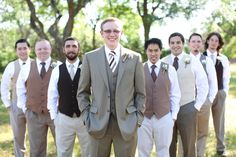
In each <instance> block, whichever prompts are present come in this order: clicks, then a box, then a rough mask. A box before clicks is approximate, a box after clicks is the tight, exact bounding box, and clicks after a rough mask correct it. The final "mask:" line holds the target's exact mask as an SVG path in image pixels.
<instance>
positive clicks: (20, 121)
mask: <svg viewBox="0 0 236 157" xmlns="http://www.w3.org/2000/svg"><path fill="white" fill-rule="evenodd" d="M9 114H10V123H11V127H12V131H13V137H14V156H15V157H24V156H25V152H26V148H25V134H26V118H25V114H24V113H23V111H22V109H20V108H18V107H17V105H16V103H12V105H11V106H10V110H9Z"/></svg>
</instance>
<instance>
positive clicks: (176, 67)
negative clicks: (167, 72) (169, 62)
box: [173, 57, 179, 71]
mask: <svg viewBox="0 0 236 157" xmlns="http://www.w3.org/2000/svg"><path fill="white" fill-rule="evenodd" d="M178 60H179V58H178V57H175V59H174V62H173V66H174V67H175V70H176V71H177V70H178V68H179V63H178Z"/></svg>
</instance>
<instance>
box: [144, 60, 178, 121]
mask: <svg viewBox="0 0 236 157" xmlns="http://www.w3.org/2000/svg"><path fill="white" fill-rule="evenodd" d="M147 64H148V68H149V71H150V73H151V71H152V68H151V66H152V65H153V64H152V63H151V62H150V61H149V60H148V61H147ZM155 65H156V68H155V73H156V75H157V76H158V74H159V71H160V69H161V67H160V66H161V61H160V60H158V61H157V62H156V64H155ZM168 76H169V79H170V93H169V95H170V112H171V116H172V118H173V119H174V120H176V119H177V114H178V112H179V107H180V106H179V102H180V98H181V91H180V88H179V82H178V76H177V72H176V70H175V69H174V67H173V66H172V65H169V69H168Z"/></svg>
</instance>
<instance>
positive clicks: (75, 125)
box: [54, 112, 89, 157]
mask: <svg viewBox="0 0 236 157" xmlns="http://www.w3.org/2000/svg"><path fill="white" fill-rule="evenodd" d="M54 124H55V131H56V145H57V157H72V154H73V148H74V142H75V138H76V136H77V137H78V139H79V144H80V150H81V154H82V157H89V149H88V147H89V145H88V144H89V135H88V132H87V130H86V127H85V126H84V124H83V121H82V119H81V118H80V117H75V118H71V117H69V116H67V115H65V114H63V113H60V112H59V113H58V115H57V117H56V119H55V120H54Z"/></svg>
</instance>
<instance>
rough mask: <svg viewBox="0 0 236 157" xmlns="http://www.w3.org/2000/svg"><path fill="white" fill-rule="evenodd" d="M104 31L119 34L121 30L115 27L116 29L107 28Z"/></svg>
mask: <svg viewBox="0 0 236 157" xmlns="http://www.w3.org/2000/svg"><path fill="white" fill-rule="evenodd" d="M103 32H105V33H107V34H111V33H112V32H113V33H114V34H119V33H120V32H121V31H119V30H117V29H115V30H111V29H107V30H103Z"/></svg>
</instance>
